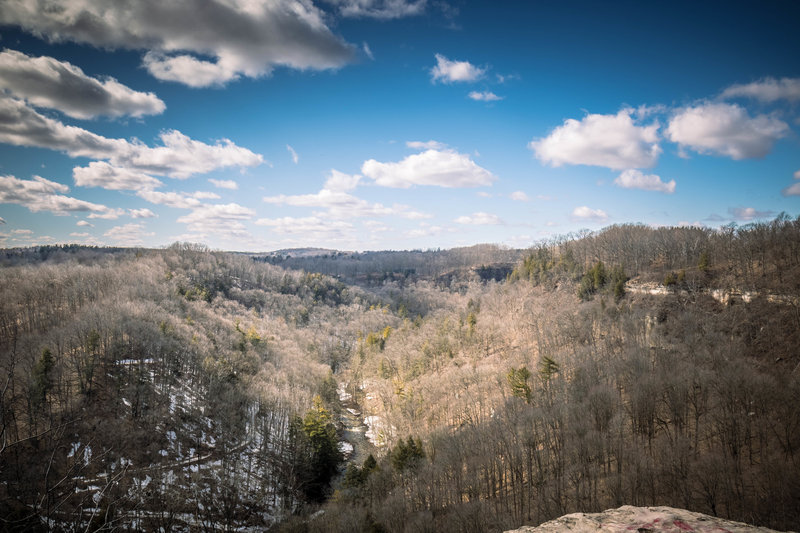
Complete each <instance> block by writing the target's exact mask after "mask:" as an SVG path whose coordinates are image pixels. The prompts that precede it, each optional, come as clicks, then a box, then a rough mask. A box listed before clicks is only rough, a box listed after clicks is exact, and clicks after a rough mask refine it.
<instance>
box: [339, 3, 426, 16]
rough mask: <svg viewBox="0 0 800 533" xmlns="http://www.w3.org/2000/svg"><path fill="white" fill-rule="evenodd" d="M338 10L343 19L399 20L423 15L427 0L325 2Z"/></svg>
mask: <svg viewBox="0 0 800 533" xmlns="http://www.w3.org/2000/svg"><path fill="white" fill-rule="evenodd" d="M325 1H326V2H327V3H329V4H332V5H334V6H336V7H337V8H338V11H339V13H340V14H341V15H342V16H343V17H364V18H375V19H383V20H388V19H397V18H402V17H410V16H414V15H421V14H422V13H423V12H424V11H425V6H426V4H427V0H325Z"/></svg>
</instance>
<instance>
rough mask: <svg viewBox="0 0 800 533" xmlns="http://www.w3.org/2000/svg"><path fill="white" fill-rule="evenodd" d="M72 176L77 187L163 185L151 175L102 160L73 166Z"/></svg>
mask: <svg viewBox="0 0 800 533" xmlns="http://www.w3.org/2000/svg"><path fill="white" fill-rule="evenodd" d="M72 178H73V179H74V180H75V185H78V186H79V187H102V188H103V189H108V190H111V191H141V190H150V189H155V188H156V187H160V186H162V185H163V183H161V182H160V181H159V180H157V179H156V178H154V177H152V176H148V175H147V174H144V173H142V172H136V171H135V170H128V169H126V168H118V167H115V166H113V165H109V164H108V163H105V162H103V161H93V162H91V163H89V166H88V167H75V168H73V169H72Z"/></svg>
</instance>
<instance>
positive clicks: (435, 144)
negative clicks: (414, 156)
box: [406, 141, 447, 150]
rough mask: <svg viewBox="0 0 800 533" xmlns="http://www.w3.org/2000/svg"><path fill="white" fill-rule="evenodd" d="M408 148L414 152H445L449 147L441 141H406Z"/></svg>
mask: <svg viewBox="0 0 800 533" xmlns="http://www.w3.org/2000/svg"><path fill="white" fill-rule="evenodd" d="M406 146H408V147H409V148H411V149H413V150H444V149H445V148H447V145H446V144H444V143H440V142H439V141H406Z"/></svg>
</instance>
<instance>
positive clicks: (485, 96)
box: [469, 91, 503, 102]
mask: <svg viewBox="0 0 800 533" xmlns="http://www.w3.org/2000/svg"><path fill="white" fill-rule="evenodd" d="M469 97H470V98H472V99H473V100H477V101H479V102H497V101H498V100H502V99H503V97H502V96H497V95H496V94H494V93H493V92H492V91H481V92H478V91H472V92H470V93H469Z"/></svg>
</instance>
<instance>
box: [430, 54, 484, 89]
mask: <svg viewBox="0 0 800 533" xmlns="http://www.w3.org/2000/svg"><path fill="white" fill-rule="evenodd" d="M435 57H436V66H434V67H433V68H432V69H431V80H432V81H434V82H437V81H440V82H443V83H453V82H469V81H475V80H479V79H481V78H482V77H483V75H484V74H486V69H482V68H479V67H476V66H475V65H473V64H472V63H470V62H469V61H451V60H449V59H447V58H446V57H444V56H443V55H442V54H436V56H435Z"/></svg>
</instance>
